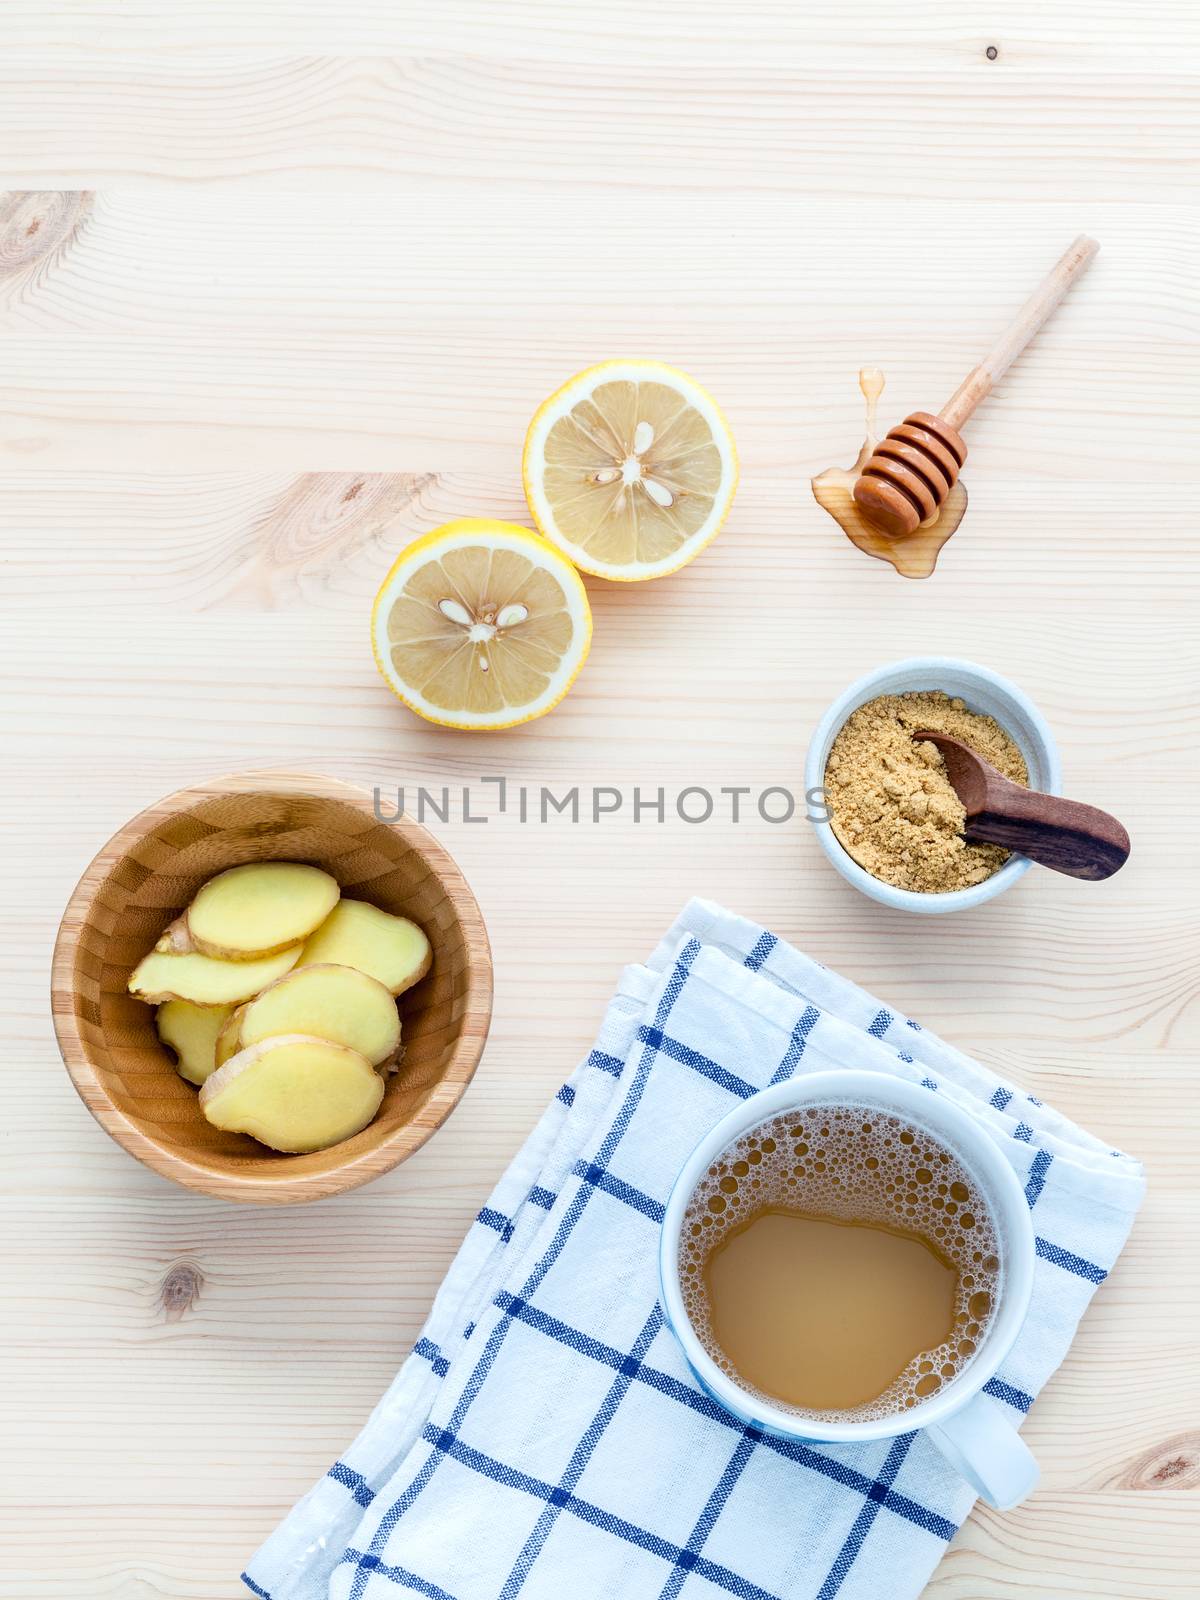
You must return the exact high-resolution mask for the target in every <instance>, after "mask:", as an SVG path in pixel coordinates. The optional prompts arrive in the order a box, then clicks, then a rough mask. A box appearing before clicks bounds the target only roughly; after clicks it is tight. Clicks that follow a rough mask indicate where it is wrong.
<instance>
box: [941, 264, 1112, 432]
mask: <svg viewBox="0 0 1200 1600" xmlns="http://www.w3.org/2000/svg"><path fill="white" fill-rule="evenodd" d="M1099 248H1100V246H1099V245H1098V244H1097V243H1096V241H1095V239H1089V238H1088V236H1087V235H1086V234H1085V233H1081V234H1080V235H1079V237H1078V239H1076V240H1075V242H1074V244H1072V245H1071V246H1070V248H1069V249H1068V250H1067V251H1066V253H1065V254H1064V255H1063V256H1062V258H1061V260H1059V261H1057V262H1056V263H1055V265H1054V266H1053V267H1052V268H1051V269H1050V271H1049V272H1048V273H1047V274H1046V276H1045V277H1044V278H1043V279H1042V281H1041V283H1040V284H1039V285H1038V287H1037V288H1036V289H1035V290H1034V291H1033V293H1032V294H1031V295H1030V297H1029V299H1028V300H1026V302H1025V304H1024V305H1023V306H1022V307H1021V309H1020V311H1018V312H1017V314H1016V316H1015V317H1014V318H1013V320H1012V322H1010V323H1009V325H1008V327H1007V328H1006V329H1005V330H1004V332H1003V333H1002V334H1001V335H1000V337H999V338H998V339H997V340H996V342H995V344H994V345H993V346H992V348H991V349H990V350H989V351H988V353H987V355H986V356H984V358H983V360H982V361H981V362H980V363H979V365H978V366H977V367H976V368H975V370H974V371H973V372H969V373H968V374H967V376H966V377H965V378H964V379H963V381H962V382H961V383H960V384H959V386H958V388H957V389H956V390H955V391H954V393H953V394H952V395H951V397H950V399H949V400H947V402H946V404H945V405H944V406H943V407H942V409H941V412H940V415H941V417H942V418H943V419H944V420H945V421H946V422H948V423H949V424H950V426H951V427H952V428H961V427H962V425H963V423H964V422H965V421H966V420H967V418H968V417H969V416H970V415H971V413H972V412H973V411H974V409H975V407H976V406H977V405H978V404H979V402H980V401H981V400H983V399H984V398H985V397H986V396H987V395H989V394H991V392H992V389H993V387H994V386H995V385H996V384H997V383H999V381H1000V379H1001V378H1002V377H1003V376H1004V374H1005V373H1006V372H1007V371H1008V369H1009V367H1011V366H1012V364H1013V362H1014V361H1015V360H1016V359H1017V357H1018V356H1019V355H1020V354H1021V351H1022V350H1024V348H1025V346H1026V345H1027V344H1028V343H1029V341H1030V340H1031V339H1032V338H1033V336H1034V334H1035V333H1036V332H1037V331H1038V329H1039V328H1040V327H1041V325H1042V323H1043V322H1045V321H1046V320H1047V318H1048V317H1049V316H1050V314H1051V313H1052V312H1053V310H1054V309H1055V307H1056V306H1057V305H1058V302H1059V301H1060V300H1061V299H1062V297H1063V296H1064V295H1065V294H1066V292H1067V290H1068V289H1069V288H1070V287H1071V285H1072V284H1073V283H1074V282H1075V280H1076V278H1079V277H1082V276H1083V274H1084V273H1085V272H1086V271H1087V269H1088V267H1090V266H1091V264H1092V258H1093V256H1094V255H1095V254H1096V252H1097V250H1099Z"/></svg>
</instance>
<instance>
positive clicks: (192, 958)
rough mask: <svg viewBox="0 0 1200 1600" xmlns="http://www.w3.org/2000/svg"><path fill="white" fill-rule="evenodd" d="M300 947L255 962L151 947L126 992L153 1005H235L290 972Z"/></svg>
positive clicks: (248, 998) (134, 971) (294, 946)
mask: <svg viewBox="0 0 1200 1600" xmlns="http://www.w3.org/2000/svg"><path fill="white" fill-rule="evenodd" d="M302 949H303V946H302V945H298V944H294V945H290V946H289V947H288V948H287V949H286V950H280V951H279V952H278V953H277V954H275V955H271V956H263V957H261V958H260V959H259V960H257V961H218V960H216V959H215V958H214V957H213V956H202V955H198V954H195V953H193V954H190V955H169V954H166V953H164V952H163V951H160V950H152V951H151V952H150V954H149V955H148V956H143V958H142V959H141V961H139V962H138V964H137V966H136V967H135V968H134V969H133V972H132V973H131V974H130V978H129V992H130V994H133V995H136V996H137V997H138V999H139V1000H148V1001H149V1002H150V1003H151V1004H152V1005H154V1004H156V1003H157V1002H158V1001H160V1000H190V1001H191V1003H192V1004H193V1005H194V1006H231V1005H237V1004H238V1003H239V1001H242V1000H250V999H252V998H253V997H254V996H255V995H256V994H257V993H258V991H259V990H260V989H265V988H266V987H267V985H268V984H269V983H274V982H275V979H276V978H282V977H283V975H284V973H285V972H290V971H291V970H292V968H293V967H294V966H295V965H296V963H297V961H298V960H299V959H300V952H301V950H302Z"/></svg>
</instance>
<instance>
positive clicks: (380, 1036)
mask: <svg viewBox="0 0 1200 1600" xmlns="http://www.w3.org/2000/svg"><path fill="white" fill-rule="evenodd" d="M280 1033H304V1034H310V1035H311V1036H312V1037H313V1038H316V1039H329V1040H331V1041H332V1042H333V1043H334V1044H344V1045H345V1046H346V1047H347V1048H348V1049H350V1050H357V1051H358V1053H359V1055H362V1056H366V1058H367V1060H368V1061H369V1062H370V1063H371V1065H372V1066H378V1065H379V1063H380V1062H382V1061H385V1060H386V1059H387V1058H388V1057H389V1056H390V1055H392V1054H393V1053H394V1051H395V1050H396V1047H397V1046H398V1045H399V1043H400V1017H399V1014H398V1013H397V1011H396V1002H395V1000H394V999H393V997H392V992H391V990H390V989H385V988H384V986H383V984H382V983H380V981H379V979H378V978H372V977H371V976H370V975H369V974H368V973H366V972H360V971H359V970H358V968H357V967H340V966H333V965H330V964H325V963H321V964H318V965H314V966H311V967H297V968H296V969H295V970H294V971H292V972H289V973H287V974H286V975H285V976H284V977H282V978H279V979H277V980H276V981H275V982H274V983H273V984H272V985H271V986H270V988H269V989H264V990H263V992H262V993H261V994H260V995H259V996H258V998H257V1000H251V1002H250V1004H249V1005H248V1006H247V1007H246V1010H245V1015H244V1017H243V1018H242V1023H241V1029H240V1033H239V1037H240V1039H241V1043H242V1047H243V1048H245V1046H246V1045H250V1044H257V1043H258V1042H259V1041H260V1040H261V1039H267V1038H270V1037H271V1036H272V1035H275V1034H280Z"/></svg>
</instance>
